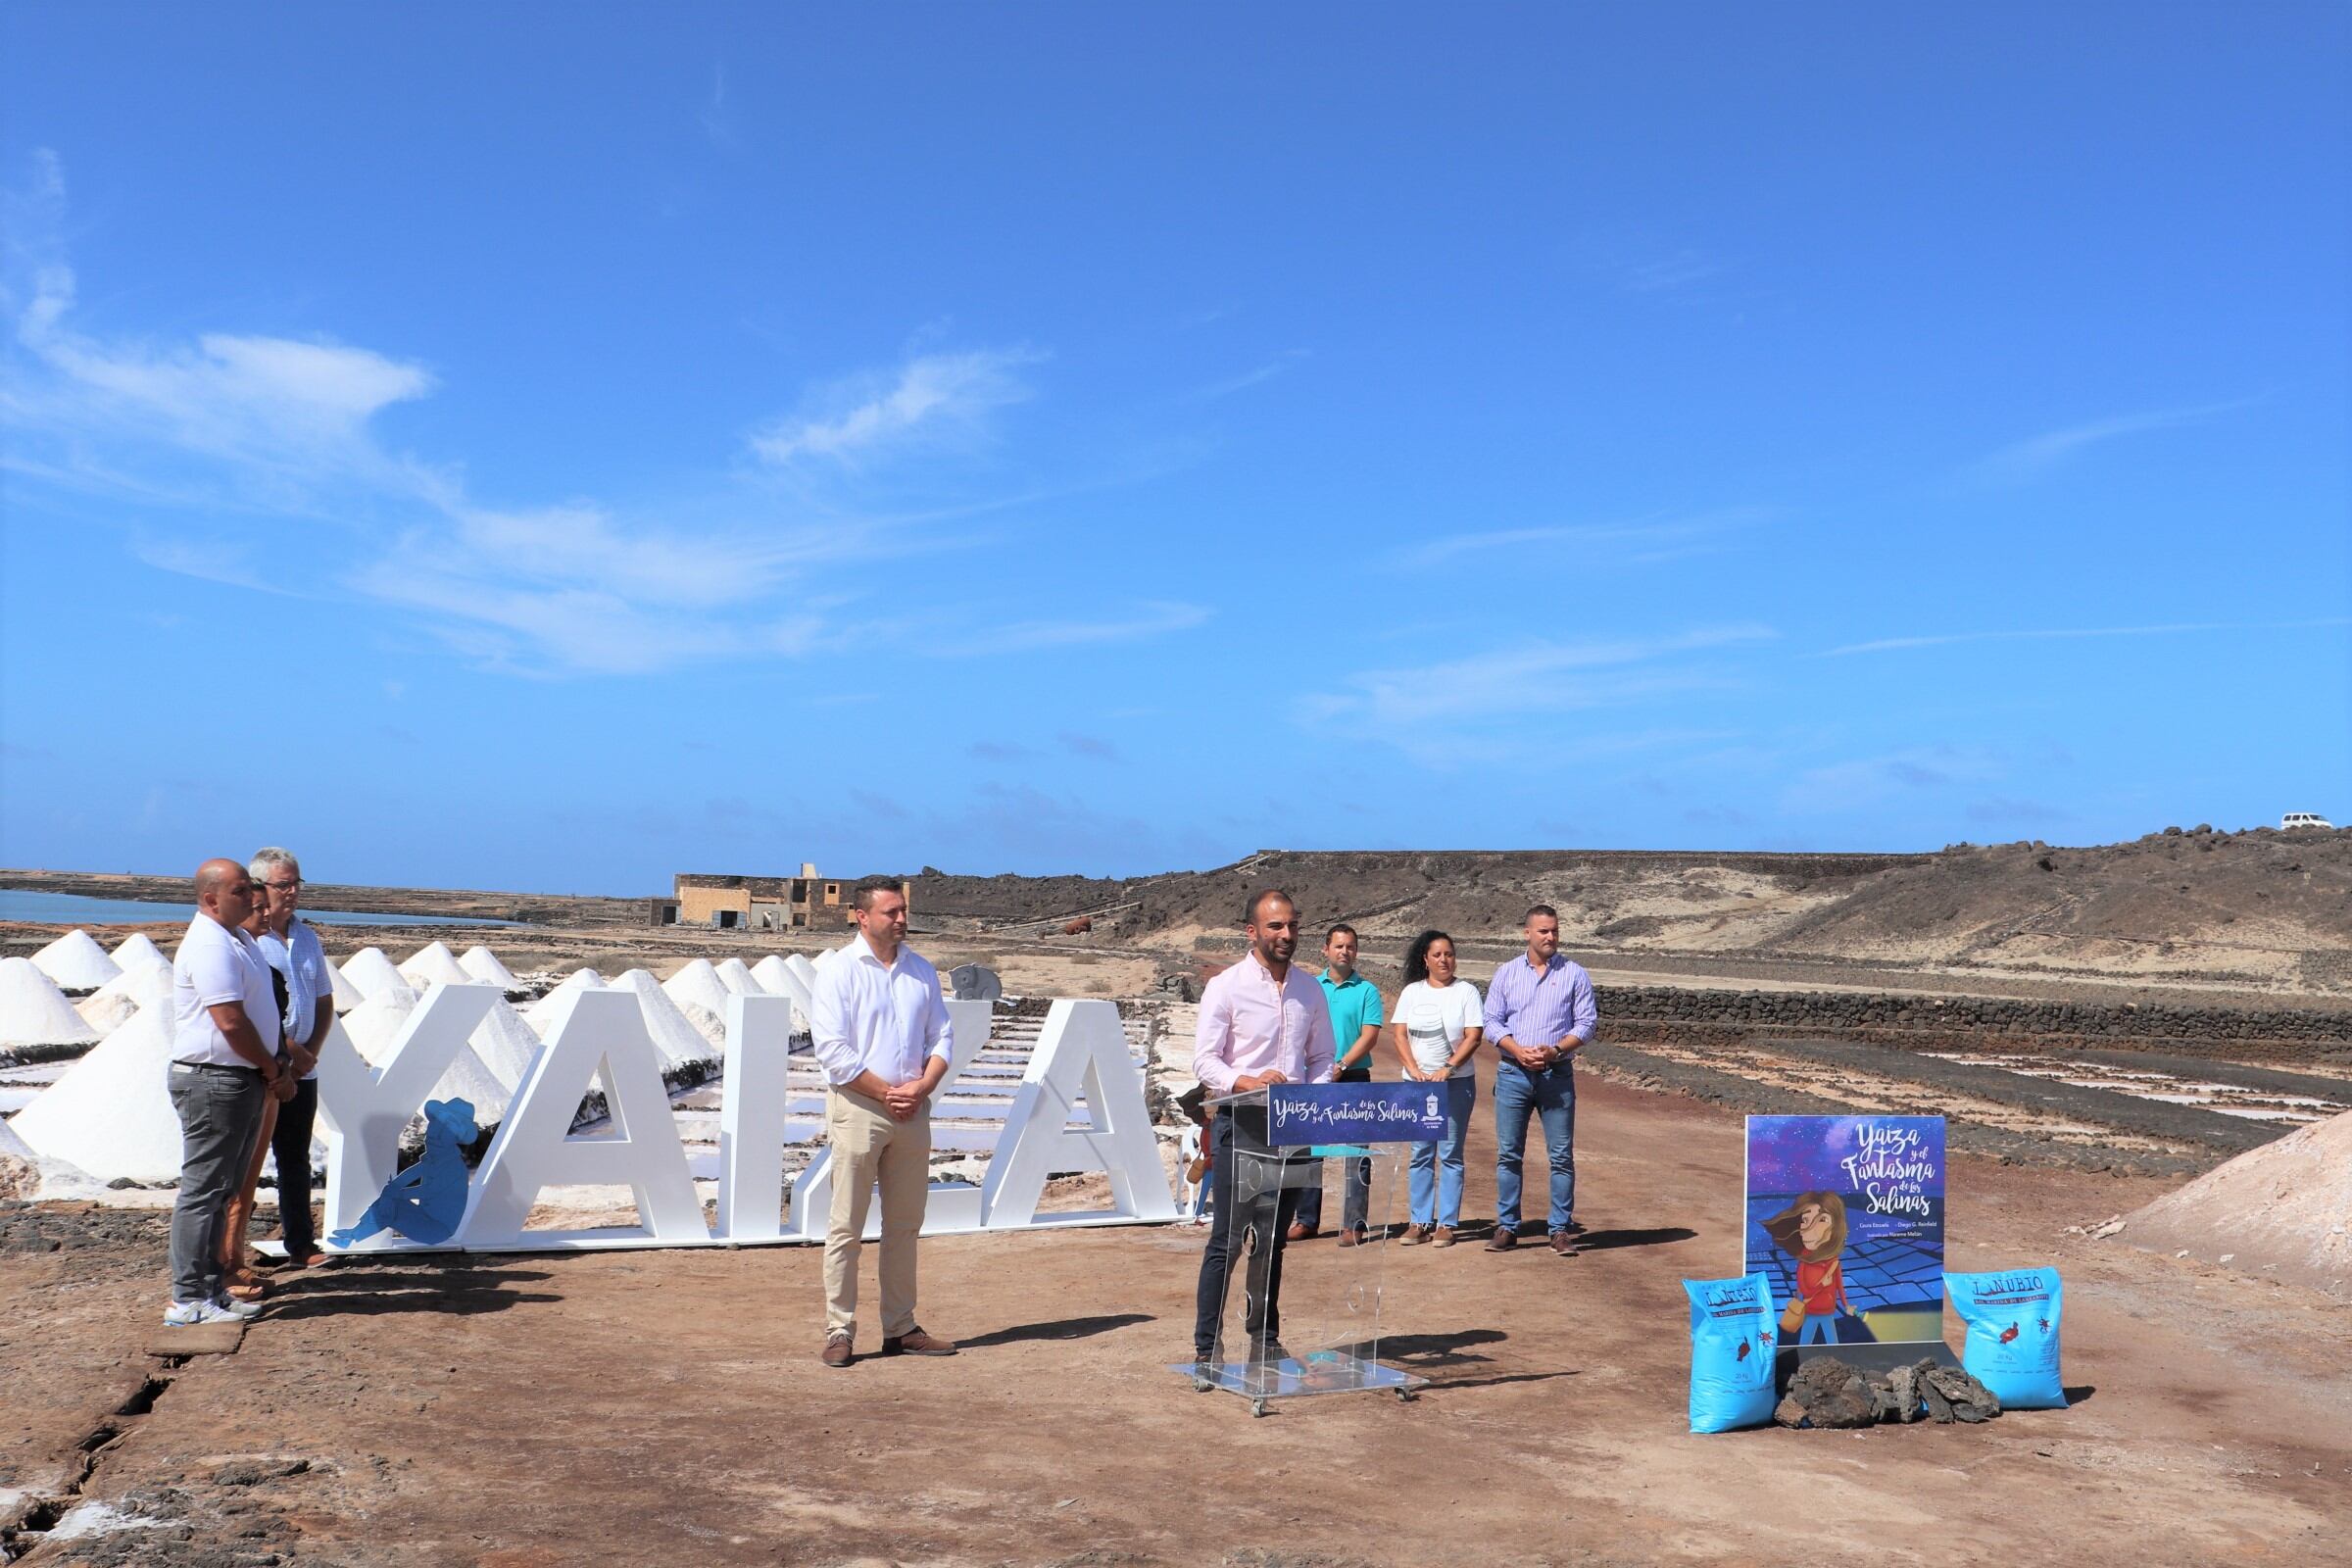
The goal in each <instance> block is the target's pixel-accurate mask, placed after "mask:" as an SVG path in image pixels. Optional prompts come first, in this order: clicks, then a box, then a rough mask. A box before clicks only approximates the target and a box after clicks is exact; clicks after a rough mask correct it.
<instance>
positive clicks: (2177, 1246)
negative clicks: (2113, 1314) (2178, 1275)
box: [2123, 1111, 2352, 1301]
mask: <svg viewBox="0 0 2352 1568" xmlns="http://www.w3.org/2000/svg"><path fill="white" fill-rule="evenodd" d="M2123 1239H2124V1240H2125V1241H2127V1242H2130V1243H2131V1244H2132V1245H2134V1246H2137V1247H2146V1248H2153V1249H2155V1250H2161V1251H2180V1250H2186V1251H2187V1252H2188V1253H2189V1255H2190V1256H2192V1257H2198V1258H2202V1259H2204V1260H2205V1261H2206V1262H2209V1263H2220V1262H2221V1261H2222V1260H2223V1258H2224V1257H2225V1256H2226V1257H2228V1258H2229V1263H2228V1265H2227V1266H2228V1267H2230V1268H2233V1269H2235V1270H2237V1271H2238V1272H2239V1273H2241V1274H2256V1275H2260V1276H2262V1277H2264V1278H2266V1279H2282V1280H2291V1281H2294V1282H2296V1283H2298V1284H2303V1285H2310V1286H2314V1287H2317V1288H2318V1289H2319V1290H2322V1291H2325V1292H2327V1294H2328V1295H2330V1296H2333V1297H2335V1298H2336V1299H2339V1300H2346V1301H2352V1111H2345V1112H2344V1113H2343V1114H2341V1115H2338V1116H2331V1117H2329V1118H2328V1119H2327V1120H2326V1121H2321V1122H2314V1123H2312V1124H2311V1125H2310V1126H2308V1127H2299V1128H2297V1129H2296V1130H2295V1131H2293V1132H2291V1133H2288V1134H2287V1135H2286V1136H2285V1137H2284V1138H2281V1139H2279V1140H2278V1142H2277V1143H2274V1144H2265V1145H2263V1146H2262V1147H2261V1148H2260V1149H2253V1150H2248V1151H2247V1152H2245V1153H2242V1154H2240V1155H2238V1156H2237V1157H2236V1158H2235V1159H2232V1160H2229V1161H2227V1162H2225V1163H2223V1164H2220V1165H2216V1166H2215V1167H2214V1168H2213V1169H2211V1170H2209V1171H2207V1172H2206V1173H2205V1174H2204V1175H2202V1176H2200V1177H2198V1178H2197V1179H2196V1180H2195V1181H2193V1182H2190V1183H2189V1184H2188V1185H2187V1186H2185V1187H2181V1188H2178V1189H2176V1190H2175V1191H2173V1192H2170V1193H2167V1194H2165V1195H2164V1196H2163V1197H2162V1198H2159V1199H2157V1200H2156V1201H2154V1202H2152V1203H2150V1204H2148V1205H2147V1206H2146V1207H2144V1208H2141V1209H2138V1210H2137V1211H2135V1212H2133V1213H2132V1214H2131V1215H2130V1216H2129V1217H2128V1218H2127V1219H2126V1220H2125V1221H2124V1230H2123Z"/></svg>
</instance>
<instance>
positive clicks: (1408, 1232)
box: [1397, 1225, 1429, 1247]
mask: <svg viewBox="0 0 2352 1568" xmlns="http://www.w3.org/2000/svg"><path fill="white" fill-rule="evenodd" d="M1428 1240H1429V1227H1428V1226H1426V1225H1407V1226H1406V1227H1405V1228H1404V1234H1403V1235H1402V1236H1399V1237H1397V1246H1399V1247H1419V1246H1420V1245H1421V1244H1422V1243H1423V1242H1426V1241H1428Z"/></svg>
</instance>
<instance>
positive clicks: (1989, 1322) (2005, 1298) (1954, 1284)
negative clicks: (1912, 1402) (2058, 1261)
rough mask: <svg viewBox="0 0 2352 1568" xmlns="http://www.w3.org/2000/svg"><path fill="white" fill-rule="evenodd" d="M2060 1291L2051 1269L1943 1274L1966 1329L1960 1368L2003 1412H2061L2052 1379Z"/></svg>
mask: <svg viewBox="0 0 2352 1568" xmlns="http://www.w3.org/2000/svg"><path fill="white" fill-rule="evenodd" d="M2064 1289H2065V1288H2064V1286H2063V1285H2062V1284H2061V1283H2060V1281H2059V1279H2058V1271H2057V1270H2056V1269H2054V1268H2013V1269H2002V1270H2000V1271H1998V1272H1996V1273H1991V1274H1946V1275H1945V1276H1944V1277H1943V1292H1944V1295H1946V1296H1947V1297H1949V1298H1950V1299H1951V1302H1952V1306H1953V1307H1954V1309H1955V1310H1957V1311H1958V1312H1959V1314H1960V1321H1961V1322H1963V1323H1965V1324H1967V1325H1968V1345H1967V1347H1966V1348H1964V1349H1962V1351H1961V1352H1960V1365H1961V1367H1962V1368H1963V1369H1964V1370H1965V1371H1966V1372H1967V1373H1968V1375H1969V1376H1970V1377H1973V1378H1975V1379H1976V1380H1977V1381H1978V1382H1979V1383H1982V1384H1984V1385H1985V1387H1986V1388H1988V1389H1990V1390H1991V1391H1992V1392H1993V1394H1994V1396H1995V1397H1998V1398H1999V1399H2000V1401H2001V1408H2002V1409H2004V1410H2063V1409H2065V1408H2066V1386H2065V1384H2064V1382H2063V1381H2062V1380H2061V1379H2060V1377H2059V1375H2058V1308H2059V1306H2060V1304H2061V1302H2062V1300H2063V1297H2064Z"/></svg>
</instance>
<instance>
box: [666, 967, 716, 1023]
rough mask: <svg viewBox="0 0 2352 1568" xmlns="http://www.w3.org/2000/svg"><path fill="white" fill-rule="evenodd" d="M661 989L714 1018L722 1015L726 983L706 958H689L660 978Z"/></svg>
mask: <svg viewBox="0 0 2352 1568" xmlns="http://www.w3.org/2000/svg"><path fill="white" fill-rule="evenodd" d="M662 991H664V992H665V993H667V994H668V997H669V1000H670V1001H672V1002H674V1003H676V1004H677V1005H679V1006H681V1007H687V1006H695V1007H700V1008H702V1009H703V1010H704V1011H705V1012H707V1013H710V1014H711V1016H712V1017H714V1018H722V1017H724V1016H726V1011H727V996H728V992H727V983H726V982H725V981H724V980H721V979H720V978H719V977H718V971H717V970H716V969H714V968H712V967H711V960H710V959H709V958H696V959H694V960H692V961H691V962H689V963H688V964H687V965H686V966H685V967H684V968H682V969H680V970H679V971H678V972H677V973H676V974H673V975H671V976H670V977H669V978H668V979H666V980H664V981H662Z"/></svg>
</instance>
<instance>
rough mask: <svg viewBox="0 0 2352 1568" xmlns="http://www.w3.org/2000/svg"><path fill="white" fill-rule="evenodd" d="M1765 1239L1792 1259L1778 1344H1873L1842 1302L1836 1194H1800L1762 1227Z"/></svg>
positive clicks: (1841, 1228) (1840, 1211) (1841, 1219)
mask: <svg viewBox="0 0 2352 1568" xmlns="http://www.w3.org/2000/svg"><path fill="white" fill-rule="evenodd" d="M1764 1233H1765V1234H1766V1235H1767V1236H1770V1237H1771V1238H1772V1239H1773V1241H1774V1243H1775V1244H1776V1245H1778V1246H1779V1248H1780V1249H1781V1250H1782V1251H1784V1252H1787V1253H1788V1254H1789V1256H1790V1257H1793V1258H1795V1259H1796V1290H1795V1291H1794V1293H1793V1294H1791V1295H1790V1296H1789V1306H1788V1309H1787V1310H1786V1311H1784V1312H1783V1313H1782V1314H1781V1343H1782V1344H1784V1345H1838V1344H1858V1343H1862V1342H1866V1341H1870V1340H1874V1339H1876V1338H1877V1336H1875V1335H1873V1334H1872V1333H1871V1332H1870V1325H1868V1324H1867V1323H1864V1322H1863V1321H1862V1320H1861V1319H1860V1318H1859V1317H1857V1316H1855V1315H1854V1309H1853V1306H1852V1304H1851V1303H1850V1302H1848V1301H1847V1300H1846V1299H1845V1271H1844V1269H1843V1268H1842V1267H1841V1266H1840V1265H1839V1263H1838V1258H1839V1256H1840V1255H1842V1254H1843V1253H1844V1251H1845V1201H1844V1200H1843V1199H1841V1198H1839V1197H1838V1195H1837V1194H1836V1193H1799V1194H1798V1195H1797V1196H1796V1197H1795V1198H1794V1199H1792V1200H1790V1201H1789V1206H1788V1207H1787V1208H1784V1209H1782V1210H1781V1211H1780V1212H1779V1213H1778V1214H1775V1215H1773V1216H1772V1218H1770V1219H1768V1220H1766V1221H1764ZM1791 1336H1794V1337H1793V1338H1791Z"/></svg>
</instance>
